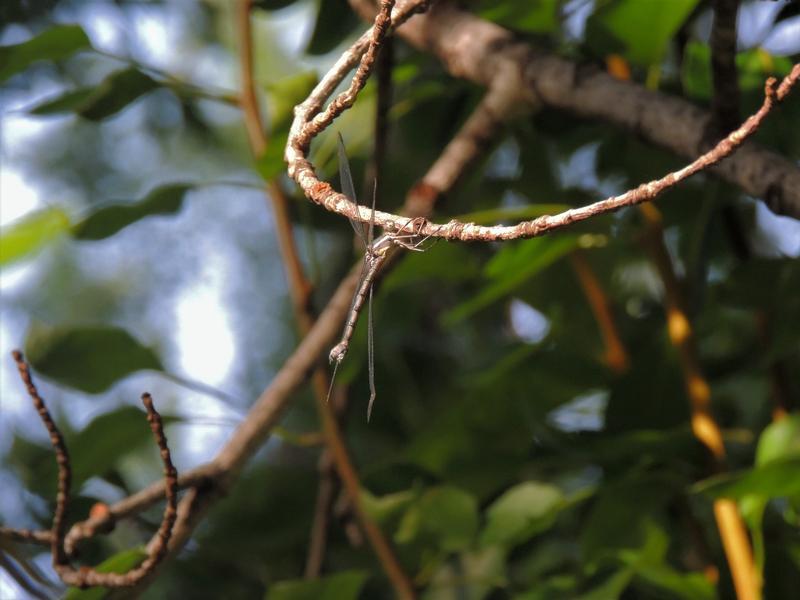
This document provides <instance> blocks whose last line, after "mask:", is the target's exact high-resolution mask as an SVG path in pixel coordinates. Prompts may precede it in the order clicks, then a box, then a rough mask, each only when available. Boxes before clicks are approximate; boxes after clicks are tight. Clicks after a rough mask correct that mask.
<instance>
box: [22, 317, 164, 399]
mask: <svg viewBox="0 0 800 600" xmlns="http://www.w3.org/2000/svg"><path fill="white" fill-rule="evenodd" d="M25 354H26V355H27V357H28V360H29V361H30V363H31V365H33V368H34V369H35V370H36V371H38V372H39V373H40V374H42V375H44V376H46V377H49V378H51V379H54V380H55V381H57V382H59V383H61V384H63V385H68V386H70V387H74V388H76V389H79V390H82V391H84V392H89V393H92V394H96V393H99V392H102V391H104V390H106V389H108V388H109V387H111V386H112V385H114V384H115V383H116V382H117V381H119V380H120V379H122V378H123V377H126V376H127V375H130V374H131V373H135V372H136V371H140V370H142V369H155V370H162V368H163V367H162V365H161V361H160V360H159V358H158V356H157V355H156V354H155V352H153V350H151V349H150V348H148V347H146V346H143V345H142V344H140V343H139V342H138V341H137V340H136V339H135V338H134V337H133V336H131V335H130V334H129V333H128V332H127V331H125V330H124V329H119V328H116V327H108V326H61V327H51V326H49V325H45V324H44V323H41V322H34V323H33V324H32V325H31V326H30V329H29V330H28V334H27V336H26V339H25Z"/></svg>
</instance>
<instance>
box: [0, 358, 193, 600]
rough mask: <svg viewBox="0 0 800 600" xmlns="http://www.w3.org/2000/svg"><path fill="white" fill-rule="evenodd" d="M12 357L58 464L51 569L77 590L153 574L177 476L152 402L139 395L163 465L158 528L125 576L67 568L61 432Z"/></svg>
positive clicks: (24, 366) (66, 474) (66, 483)
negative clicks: (163, 500) (163, 503)
mask: <svg viewBox="0 0 800 600" xmlns="http://www.w3.org/2000/svg"><path fill="white" fill-rule="evenodd" d="M12 356H13V357H14V361H15V362H16V363H17V369H18V370H19V374H20V378H21V379H22V382H23V383H24V384H25V388H26V390H27V392H28V395H29V396H30V398H31V400H32V401H33V404H34V406H35V407H36V411H37V412H38V413H39V417H40V418H41V419H42V422H43V423H44V426H45V428H46V429H47V432H48V433H49V435H50V443H51V444H52V446H53V450H54V452H55V455H56V462H57V464H58V492H57V495H56V508H55V511H54V515H53V527H52V530H51V533H50V551H51V553H52V556H53V568H54V569H55V571H56V573H57V574H58V576H59V577H60V578H61V580H62V581H63V582H64V583H66V584H68V585H74V586H78V587H87V586H103V587H109V588H115V587H130V586H132V585H134V584H136V583H137V582H138V581H139V580H141V579H142V578H143V577H144V576H146V575H148V574H149V573H151V572H152V571H154V570H155V568H156V566H157V565H158V563H159V562H160V561H161V559H162V558H163V557H164V555H165V554H166V549H167V544H168V543H169V539H170V535H171V533H172V526H173V524H174V523H175V516H176V505H177V496H178V483H177V482H178V474H177V472H176V470H175V467H174V466H173V465H172V459H171V457H170V452H169V447H168V446H167V438H166V436H165V435H164V428H163V424H162V421H161V416H160V415H159V414H158V412H157V411H156V409H155V407H154V406H153V400H152V398H151V397H150V394H144V395H143V396H142V402H143V404H144V406H145V409H146V411H147V420H148V422H149V423H150V428H151V429H152V431H153V436H154V438H155V440H156V444H157V445H158V447H159V450H160V452H161V460H162V462H163V464H164V480H165V485H164V495H165V496H166V498H167V505H166V508H165V509H164V516H163V518H162V521H161V525H160V527H159V528H158V531H157V532H156V535H155V536H154V540H155V541H154V543H153V544H152V547H151V549H150V551H149V552H148V556H147V558H146V559H145V560H144V562H142V564H141V565H139V566H138V567H136V568H135V569H132V570H131V571H128V572H127V573H99V572H97V571H96V570H94V569H92V568H89V567H81V568H80V569H74V568H72V567H71V566H70V564H69V558H68V555H67V553H66V551H65V550H64V535H65V529H66V515H67V510H68V507H69V492H70V483H71V479H72V469H71V466H70V460H69V453H68V451H67V447H66V444H65V443H64V438H63V436H62V435H61V432H60V431H59V429H58V427H57V426H56V424H55V422H54V421H53V418H52V417H51V416H50V411H48V410H47V406H46V405H45V403H44V400H43V399H42V397H41V396H39V392H38V390H37V389H36V385H35V384H34V383H33V378H32V376H31V372H30V368H29V367H28V363H27V362H26V361H25V358H24V357H23V355H22V352H20V351H19V350H14V351H13V352H12Z"/></svg>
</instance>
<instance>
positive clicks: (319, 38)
mask: <svg viewBox="0 0 800 600" xmlns="http://www.w3.org/2000/svg"><path fill="white" fill-rule="evenodd" d="M319 5H320V6H319V11H318V12H317V22H316V25H314V33H312V34H311V39H310V40H309V42H308V46H306V52H307V53H308V54H313V55H318V54H326V53H328V52H330V51H331V50H333V49H334V48H336V46H338V45H339V44H341V43H342V42H343V41H344V40H345V39H346V38H347V36H349V35H350V34H351V33H353V32H354V31H356V30H357V29H358V28H359V27H363V28H364V29H366V26H365V25H363V24H362V23H361V21H360V20H359V19H358V17H357V16H356V15H355V13H354V12H353V9H352V8H350V5H349V4H348V3H347V0H322V1H321V2H320V3H319Z"/></svg>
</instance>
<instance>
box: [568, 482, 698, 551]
mask: <svg viewBox="0 0 800 600" xmlns="http://www.w3.org/2000/svg"><path fill="white" fill-rule="evenodd" d="M682 485H683V482H682V481H680V480H679V479H678V478H677V477H676V476H675V475H673V474H671V473H669V472H666V473H664V474H662V475H656V474H650V473H646V472H642V471H638V472H637V471H633V472H631V473H628V474H626V476H625V478H624V479H622V480H620V481H615V482H613V483H611V484H606V485H605V486H604V487H603V488H601V489H600V490H599V492H598V494H597V498H596V500H595V502H594V505H593V506H592V509H591V511H590V513H589V516H588V518H587V520H586V522H585V523H584V525H583V527H582V530H581V545H582V551H583V555H584V558H585V560H586V561H587V562H589V563H594V562H595V561H597V560H600V559H602V558H606V557H608V556H616V555H617V554H618V553H619V551H620V550H623V549H628V548H635V549H639V548H641V547H642V546H643V545H644V543H645V541H646V539H647V535H648V534H649V533H650V530H649V525H650V523H651V521H652V519H653V513H655V512H656V511H658V510H659V509H660V508H661V507H662V506H663V505H664V504H666V503H667V502H669V501H670V499H671V498H672V497H673V496H674V495H675V494H676V493H678V491H679V490H680V489H681V486H682Z"/></svg>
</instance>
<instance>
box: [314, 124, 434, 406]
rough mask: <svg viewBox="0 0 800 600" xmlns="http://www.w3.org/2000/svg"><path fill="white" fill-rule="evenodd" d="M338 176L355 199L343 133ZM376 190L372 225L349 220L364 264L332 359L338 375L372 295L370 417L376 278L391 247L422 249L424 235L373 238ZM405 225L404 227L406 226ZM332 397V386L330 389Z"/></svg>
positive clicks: (369, 311) (369, 315) (369, 313)
mask: <svg viewBox="0 0 800 600" xmlns="http://www.w3.org/2000/svg"><path fill="white" fill-rule="evenodd" d="M339 180H340V182H341V186H342V193H343V194H344V195H345V196H347V197H348V198H350V200H352V201H353V202H356V203H357V201H356V191H355V187H354V186H353V177H352V175H351V174H350V164H349V163H348V161H347V153H346V152H345V149H344V141H343V140H342V136H341V134H339ZM376 192H377V182H376V185H375V186H374V187H373V192H372V213H371V216H370V220H369V226H366V230H365V225H364V223H361V222H356V221H353V220H351V221H350V224H351V225H352V226H353V229H354V230H355V232H356V235H357V236H358V237H359V239H361V241H362V242H363V244H364V249H365V251H364V264H363V266H362V267H361V275H360V276H359V279H358V286H357V287H356V293H355V294H354V295H353V301H352V303H351V304H350V311H349V312H348V313H347V320H346V321H345V324H344V331H343V332H342V339H341V340H340V341H339V343H338V344H336V345H335V346H334V347H333V348H332V349H331V352H330V355H329V357H328V358H329V360H330V362H332V363H334V368H333V377H336V369H337V368H338V367H339V364H340V363H341V362H342V361H343V360H344V357H345V356H346V355H347V351H348V350H349V349H350V340H351V339H352V337H353V332H354V331H355V328H356V323H357V322H358V315H359V314H360V312H361V308H362V307H363V306H364V301H365V300H366V299H367V297H369V302H368V304H367V363H368V368H369V404H368V406H367V421H369V418H370V416H371V415H372V405H373V403H374V402H375V396H376V392H375V340H374V333H373V330H372V284H373V283H374V281H375V276H376V275H377V274H378V271H380V269H381V265H383V263H384V261H385V260H386V258H387V257H388V256H389V249H390V248H391V247H392V246H393V245H394V246H399V247H401V248H405V249H407V250H415V251H417V252H421V251H422V248H420V245H421V244H422V242H424V241H425V239H422V240H419V241H418V242H416V243H414V239H415V238H418V237H419V236H418V235H416V234H414V233H411V234H403V233H385V234H383V235H382V236H381V237H379V238H378V239H377V240H374V241H373V232H374V229H375V197H376ZM412 221H413V219H409V220H408V223H407V224H406V226H408V225H409V224H411V223H412ZM403 229H405V227H404V228H403ZM332 388H333V378H331V389H332ZM328 396H329V397H330V390H329V391H328Z"/></svg>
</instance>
